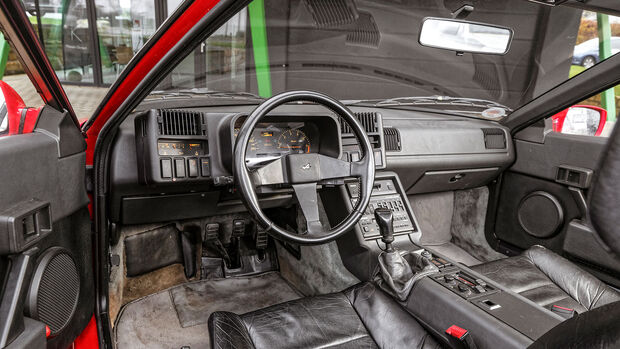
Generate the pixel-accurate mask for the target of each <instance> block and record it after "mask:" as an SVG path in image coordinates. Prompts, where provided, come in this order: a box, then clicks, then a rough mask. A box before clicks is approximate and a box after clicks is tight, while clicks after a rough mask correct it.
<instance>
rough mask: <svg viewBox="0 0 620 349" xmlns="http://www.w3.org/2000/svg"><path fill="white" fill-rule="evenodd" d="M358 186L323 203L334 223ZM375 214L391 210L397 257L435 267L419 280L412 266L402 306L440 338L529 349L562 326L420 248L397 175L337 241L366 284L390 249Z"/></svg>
mask: <svg viewBox="0 0 620 349" xmlns="http://www.w3.org/2000/svg"><path fill="white" fill-rule="evenodd" d="M357 185H358V184H357V183H356V182H354V181H352V182H347V183H346V186H345V187H346V188H340V192H339V193H337V194H338V195H339V200H338V198H337V197H336V195H335V194H333V196H332V197H326V198H325V197H324V198H323V203H324V205H325V208H326V210H327V212H329V213H330V222H331V220H332V216H336V217H338V215H344V214H346V213H347V212H344V213H340V212H338V205H340V206H344V207H346V208H347V210H349V211H350V210H351V209H352V207H353V206H354V205H355V203H356V200H357V197H358V187H357ZM377 208H387V209H389V210H391V212H392V215H391V216H392V217H393V219H392V222H393V229H392V231H393V234H392V233H390V234H388V235H389V239H386V238H385V236H383V241H384V242H387V241H388V240H389V241H392V239H393V242H391V243H389V245H393V246H394V248H395V249H396V250H398V251H401V252H403V253H404V252H407V253H408V254H412V253H413V254H418V255H419V256H420V257H423V258H424V259H426V260H428V262H430V263H432V264H433V265H434V266H435V267H436V270H435V271H431V272H430V273H429V272H425V273H424V274H419V275H418V276H416V275H417V274H416V269H415V268H414V267H413V266H412V270H413V271H414V276H413V278H414V279H415V281H414V283H413V287H412V288H411V290H410V293H409V295H408V297H407V298H406V299H405V300H404V301H402V302H401V304H402V305H403V307H405V308H406V309H407V311H408V312H409V313H410V314H412V315H413V316H414V317H415V318H416V320H418V321H419V322H420V323H421V324H422V325H423V326H424V327H426V328H427V329H428V330H429V331H431V332H434V335H435V337H436V338H443V339H444V340H445V341H446V343H452V341H454V339H453V338H452V337H451V336H449V335H448V334H446V330H447V329H448V328H450V327H451V326H453V325H456V326H458V327H461V328H463V329H466V330H468V331H469V333H470V334H471V336H472V337H473V339H474V341H475V343H476V344H477V346H478V348H524V347H528V346H529V345H530V344H532V343H533V342H534V341H535V340H536V339H537V338H539V337H540V336H542V335H543V334H544V333H546V332H547V331H548V330H550V329H551V328H553V327H555V326H556V325H558V324H559V323H560V322H562V321H563V320H564V319H563V318H562V317H560V316H559V315H557V314H554V313H553V312H551V311H549V310H547V309H545V308H543V307H541V306H539V305H537V304H536V303H534V302H532V301H530V300H528V299H526V298H524V297H523V296H521V295H519V294H516V293H514V292H512V291H510V290H508V289H506V288H504V287H502V286H501V285H499V284H496V283H495V282H493V281H492V280H490V279H488V278H486V277H485V276H483V275H480V274H478V273H476V272H475V271H473V270H471V269H469V268H468V267H467V266H465V265H462V264H459V263H456V262H454V261H452V260H450V258H448V257H446V256H443V255H441V254H440V253H436V252H434V251H433V250H432V246H431V247H428V248H423V247H421V246H420V245H419V243H418V242H419V239H420V237H421V234H422V232H421V231H420V228H419V224H418V222H417V220H416V217H415V215H414V213H413V210H412V209H411V206H410V204H409V200H408V198H407V195H406V193H405V192H404V190H403V188H402V186H401V184H400V180H399V178H398V176H397V175H396V174H395V173H392V172H378V173H377V174H376V180H375V186H374V190H373V192H372V196H371V200H370V205H369V207H368V209H367V210H366V211H365V212H364V215H363V217H362V219H361V220H360V222H359V223H358V224H357V225H356V227H355V229H353V231H351V232H350V233H349V234H348V235H345V236H344V237H342V238H341V239H339V240H338V241H337V242H338V248H339V251H340V255H341V257H342V260H343V263H344V265H345V267H346V268H347V269H348V270H349V271H350V272H351V273H353V274H354V275H355V276H357V277H358V278H359V279H360V280H372V279H373V275H374V273H375V271H376V270H378V269H376V268H377V264H378V257H379V255H380V254H381V252H383V251H384V250H385V246H386V244H385V243H384V242H382V231H380V228H379V225H378V224H377V222H376V217H375V215H374V211H375V210H376V209H377ZM392 217H391V218H392ZM332 224H334V223H332ZM383 230H385V228H384V229H383ZM383 233H384V235H385V231H383ZM381 270H382V271H384V270H385V268H382V269H381ZM418 270H419V269H418ZM381 277H382V278H385V275H383V274H382V276H381ZM388 293H391V292H388ZM452 344H453V343H452Z"/></svg>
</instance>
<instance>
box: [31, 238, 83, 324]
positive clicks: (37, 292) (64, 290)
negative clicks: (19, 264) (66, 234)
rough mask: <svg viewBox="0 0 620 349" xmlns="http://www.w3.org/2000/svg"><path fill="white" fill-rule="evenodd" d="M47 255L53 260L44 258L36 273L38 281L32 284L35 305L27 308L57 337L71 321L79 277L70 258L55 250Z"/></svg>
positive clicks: (76, 299) (77, 293) (77, 295)
mask: <svg viewBox="0 0 620 349" xmlns="http://www.w3.org/2000/svg"><path fill="white" fill-rule="evenodd" d="M48 253H49V254H52V255H53V256H51V258H49V257H48V258H43V259H42V261H41V263H40V264H39V266H38V267H37V272H36V273H35V278H39V280H34V281H35V282H34V283H33V286H34V287H36V289H34V290H32V291H34V294H33V295H32V296H34V297H33V298H31V300H32V301H34V302H36V303H35V304H30V310H31V313H34V314H33V315H35V316H34V317H35V318H36V319H37V320H39V321H41V322H43V323H44V324H46V325H47V326H49V328H50V331H51V333H52V334H56V333H58V332H60V331H61V330H62V329H63V328H64V327H65V326H66V325H67V323H68V322H69V320H71V318H72V317H73V313H74V312H75V308H76V307H77V302H78V297H79V294H80V276H79V274H78V271H77V268H76V266H75V262H74V261H73V258H72V257H71V256H70V255H69V254H67V253H66V252H64V251H60V252H59V251H58V250H56V251H49V252H48ZM36 281H38V282H36ZM32 310H35V312H33V311H32Z"/></svg>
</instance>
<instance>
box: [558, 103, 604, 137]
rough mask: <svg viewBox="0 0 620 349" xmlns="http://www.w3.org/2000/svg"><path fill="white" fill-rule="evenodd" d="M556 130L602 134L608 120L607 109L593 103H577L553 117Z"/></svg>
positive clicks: (590, 134) (592, 134) (577, 133)
mask: <svg viewBox="0 0 620 349" xmlns="http://www.w3.org/2000/svg"><path fill="white" fill-rule="evenodd" d="M552 120H553V130H554V131H556V132H561V133H566V134H572V135H583V136H600V135H601V132H603V128H604V127H605V123H606V122H607V111H606V110H605V109H603V108H599V107H595V106H591V105H575V106H572V107H570V108H568V109H565V110H563V111H561V112H559V113H557V114H556V115H554V116H553V117H552Z"/></svg>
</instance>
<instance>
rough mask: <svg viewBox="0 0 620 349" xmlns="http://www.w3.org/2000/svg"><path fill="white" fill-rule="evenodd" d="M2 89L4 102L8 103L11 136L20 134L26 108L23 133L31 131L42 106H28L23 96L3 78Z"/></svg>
mask: <svg viewBox="0 0 620 349" xmlns="http://www.w3.org/2000/svg"><path fill="white" fill-rule="evenodd" d="M0 90H2V94H3V96H4V102H5V103H6V109H7V117H8V121H9V132H8V135H9V136H11V135H16V134H20V132H19V128H20V123H21V122H22V120H21V119H22V112H23V111H24V109H25V110H26V115H25V117H24V127H23V128H22V132H21V134H24V133H31V132H32V131H33V130H34V127H35V126H36V125H37V120H38V118H39V112H40V111H41V107H38V108H28V107H26V103H24V100H23V99H22V98H21V96H20V95H19V94H18V93H17V92H16V91H15V90H14V89H13V88H12V87H11V86H10V85H9V84H7V83H6V82H4V81H2V80H0Z"/></svg>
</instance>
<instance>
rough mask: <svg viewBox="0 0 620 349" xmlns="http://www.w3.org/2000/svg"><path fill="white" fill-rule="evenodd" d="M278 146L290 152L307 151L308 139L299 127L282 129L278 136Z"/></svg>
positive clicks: (299, 152)
mask: <svg viewBox="0 0 620 349" xmlns="http://www.w3.org/2000/svg"><path fill="white" fill-rule="evenodd" d="M278 148H279V149H288V150H289V151H290V152H291V153H298V154H301V153H309V152H310V139H308V136H306V134H305V133H303V131H301V130H299V129H294V130H293V129H290V130H287V131H284V132H283V133H282V134H281V135H280V137H279V138H278Z"/></svg>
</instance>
